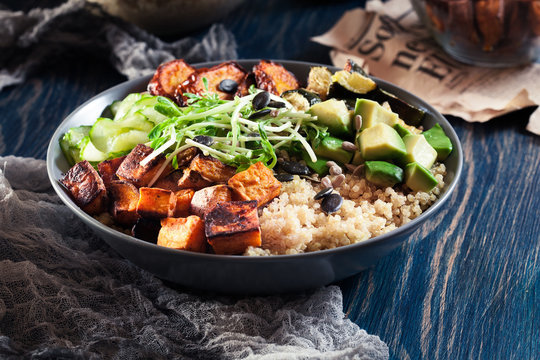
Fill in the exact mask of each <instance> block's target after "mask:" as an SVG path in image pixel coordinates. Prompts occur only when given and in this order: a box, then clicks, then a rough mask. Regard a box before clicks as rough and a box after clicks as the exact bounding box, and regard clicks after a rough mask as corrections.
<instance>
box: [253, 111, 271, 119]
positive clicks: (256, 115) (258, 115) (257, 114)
mask: <svg viewBox="0 0 540 360" xmlns="http://www.w3.org/2000/svg"><path fill="white" fill-rule="evenodd" d="M271 112H272V110H270V109H263V110H260V111H257V112H254V113H253V114H251V115H249V119H250V120H253V119H258V118H262V117H263V116H266V115H268V114H270V113H271Z"/></svg>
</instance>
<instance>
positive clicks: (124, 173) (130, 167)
mask: <svg viewBox="0 0 540 360" xmlns="http://www.w3.org/2000/svg"><path fill="white" fill-rule="evenodd" d="M153 151H154V150H153V149H152V148H151V147H149V146H146V145H144V144H139V145H137V146H135V148H134V149H133V150H131V152H130V153H129V154H128V155H127V156H126V158H125V159H124V161H122V164H120V167H119V168H118V170H116V176H118V178H119V179H120V180H125V181H129V182H130V183H132V184H133V185H135V186H136V187H142V186H148V184H149V183H150V181H151V180H152V179H153V178H154V176H155V175H156V173H157V172H158V171H159V169H160V168H161V165H163V162H164V161H165V155H163V154H159V155H158V156H156V157H155V158H153V159H152V160H151V161H150V162H148V164H146V165H145V166H142V165H141V164H140V163H141V161H142V160H144V159H145V158H146V157H147V156H148V155H150V154H151V153H152V152H153ZM164 173H165V172H164Z"/></svg>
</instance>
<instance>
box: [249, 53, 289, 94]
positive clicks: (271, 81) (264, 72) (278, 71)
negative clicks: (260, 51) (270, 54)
mask: <svg viewBox="0 0 540 360" xmlns="http://www.w3.org/2000/svg"><path fill="white" fill-rule="evenodd" d="M253 74H254V75H255V81H256V85H257V88H259V89H262V90H266V91H268V92H269V93H272V94H275V95H278V96H279V95H281V94H283V93H284V92H285V91H287V90H294V89H298V88H299V87H300V84H299V82H298V80H297V79H296V77H295V76H294V75H293V74H292V73H291V72H289V71H287V69H285V68H284V67H283V66H282V65H281V64H278V63H275V62H273V61H267V60H261V61H260V62H259V63H258V64H257V65H255V66H254V67H253Z"/></svg>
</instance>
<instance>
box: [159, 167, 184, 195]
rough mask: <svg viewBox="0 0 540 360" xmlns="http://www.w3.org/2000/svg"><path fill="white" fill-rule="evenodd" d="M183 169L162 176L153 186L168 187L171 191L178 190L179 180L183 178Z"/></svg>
mask: <svg viewBox="0 0 540 360" xmlns="http://www.w3.org/2000/svg"><path fill="white" fill-rule="evenodd" d="M182 175H183V173H182V170H175V171H173V172H171V173H169V174H168V175H166V176H164V177H162V178H161V179H159V180H158V181H156V182H155V183H154V185H152V187H156V188H160V189H166V190H171V191H178V190H180V188H179V187H178V181H179V180H180V179H181V178H182Z"/></svg>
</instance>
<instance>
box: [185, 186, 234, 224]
mask: <svg viewBox="0 0 540 360" xmlns="http://www.w3.org/2000/svg"><path fill="white" fill-rule="evenodd" d="M231 200H232V191H231V189H230V188H229V187H228V186H227V185H215V186H210V187H206V188H204V189H201V190H198V191H196V192H195V194H193V199H191V206H190V209H191V213H192V214H195V215H197V216H200V217H204V215H205V214H206V213H208V212H209V211H210V210H212V209H213V208H214V207H215V206H216V205H217V204H219V203H222V202H227V201H231Z"/></svg>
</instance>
